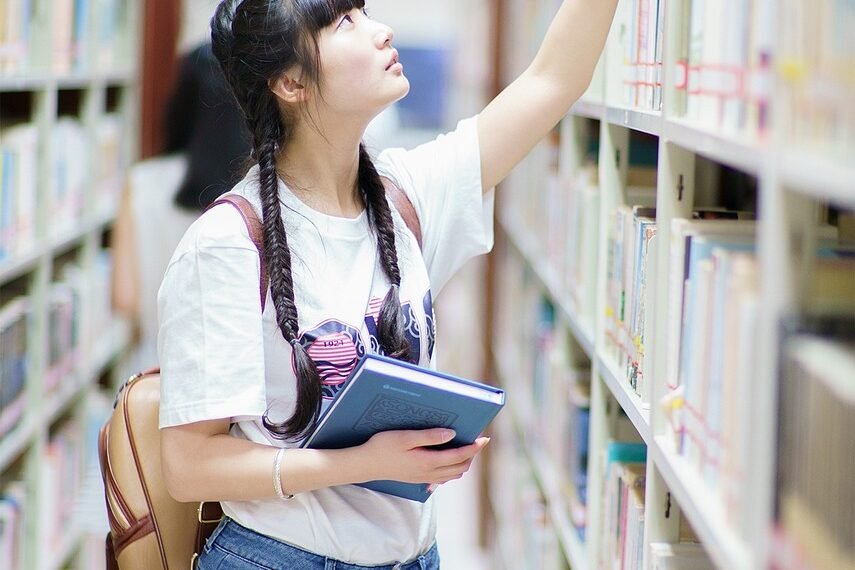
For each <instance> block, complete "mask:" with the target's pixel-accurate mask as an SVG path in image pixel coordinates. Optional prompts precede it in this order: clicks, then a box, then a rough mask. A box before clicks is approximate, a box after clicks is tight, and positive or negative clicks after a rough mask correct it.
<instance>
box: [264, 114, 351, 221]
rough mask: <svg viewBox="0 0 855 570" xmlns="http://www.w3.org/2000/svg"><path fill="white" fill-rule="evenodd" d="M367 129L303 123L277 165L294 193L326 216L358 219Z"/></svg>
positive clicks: (344, 124)
mask: <svg viewBox="0 0 855 570" xmlns="http://www.w3.org/2000/svg"><path fill="white" fill-rule="evenodd" d="M365 127H366V125H364V124H362V123H359V122H356V121H350V122H342V121H338V120H336V121H332V120H327V121H323V120H321V119H316V120H315V121H314V122H311V121H310V120H302V121H300V124H299V125H298V126H297V127H296V128H295V129H294V131H293V132H292V136H291V140H289V141H288V143H287V144H286V146H285V148H284V149H283V152H281V153H280V155H279V157H278V159H277V165H276V166H277V168H278V170H279V171H280V172H282V173H284V174H285V178H286V180H287V181H288V184H289V187H290V188H291V191H292V192H294V194H296V195H297V196H298V197H299V198H300V199H301V200H303V201H304V202H305V203H306V204H307V205H309V206H310V207H312V208H313V209H315V210H317V211H319V212H322V213H324V214H328V215H331V216H338V217H345V218H355V217H357V216H358V215H359V214H360V213H362V210H363V209H364V205H363V203H362V199H361V197H360V194H359V189H358V188H357V182H358V179H359V144H360V142H361V141H362V135H363V134H364V132H365Z"/></svg>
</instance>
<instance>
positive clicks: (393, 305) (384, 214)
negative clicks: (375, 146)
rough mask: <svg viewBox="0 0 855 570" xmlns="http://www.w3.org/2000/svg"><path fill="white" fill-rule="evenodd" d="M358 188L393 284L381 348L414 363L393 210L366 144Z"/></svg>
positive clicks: (384, 315)
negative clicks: (407, 329) (407, 324)
mask: <svg viewBox="0 0 855 570" xmlns="http://www.w3.org/2000/svg"><path fill="white" fill-rule="evenodd" d="M359 188H360V190H361V192H362V195H363V198H364V199H365V203H366V206H367V208H368V215H369V220H370V221H371V225H372V226H373V227H374V230H375V232H376V234H377V247H378V249H379V250H380V263H381V264H382V266H383V272H384V273H385V274H386V277H387V278H388V279H389V282H390V283H391V284H392V286H391V287H390V288H389V292H388V293H387V294H386V298H385V299H383V305H382V306H381V308H380V318H379V322H378V323H377V333H378V336H379V339H378V340H379V341H380V347H381V348H382V349H383V352H385V353H386V355H388V356H390V357H392V358H397V359H399V360H407V361H412V355H411V353H410V342H409V341H408V340H407V337H406V336H405V335H404V325H405V319H404V311H403V309H402V307H401V298H400V287H401V271H400V269H399V267H398V250H397V248H396V247H395V226H394V223H393V221H392V211H391V209H390V208H389V201H388V200H387V199H386V189H385V188H384V187H383V182H382V181H381V180H380V175H379V174H378V173H377V169H376V168H375V167H374V163H373V162H372V160H371V157H370V156H369V154H368V151H367V150H365V145H360V146H359Z"/></svg>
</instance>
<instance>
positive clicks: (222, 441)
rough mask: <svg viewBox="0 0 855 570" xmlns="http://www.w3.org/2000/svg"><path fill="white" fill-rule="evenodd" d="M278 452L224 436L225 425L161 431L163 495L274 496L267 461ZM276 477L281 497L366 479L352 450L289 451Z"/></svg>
mask: <svg viewBox="0 0 855 570" xmlns="http://www.w3.org/2000/svg"><path fill="white" fill-rule="evenodd" d="M277 451H278V448H276V447H272V446H268V445H261V444H257V443H254V442H251V441H246V440H244V439H239V438H236V437H233V436H231V435H229V422H228V421H211V422H200V423H196V424H188V425H185V426H179V427H171V428H165V429H163V430H161V459H162V461H163V474H164V477H165V480H166V486H167V489H168V490H169V493H170V494H171V495H172V496H173V497H174V498H175V499H176V500H178V501H181V502H188V503H189V502H202V501H254V500H260V499H271V498H275V497H276V492H275V489H274V486H273V460H274V458H275V456H276V452H277ZM281 477H282V483H283V488H284V489H285V492H287V493H293V494H296V493H303V492H306V491H313V490H315V489H321V488H324V487H332V486H335V485H346V484H350V483H362V482H365V481H370V480H371V478H370V473H369V469H368V468H367V466H366V465H363V464H362V463H361V462H360V461H359V459H358V458H357V452H356V448H351V449H345V450H314V449H289V450H288V451H286V452H285V455H284V457H283V459H282V469H281Z"/></svg>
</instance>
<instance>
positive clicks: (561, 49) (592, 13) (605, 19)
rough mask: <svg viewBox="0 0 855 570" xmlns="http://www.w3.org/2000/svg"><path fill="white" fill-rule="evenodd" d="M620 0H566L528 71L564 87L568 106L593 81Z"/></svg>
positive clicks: (562, 89) (561, 87) (562, 88)
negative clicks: (592, 77)
mask: <svg viewBox="0 0 855 570" xmlns="http://www.w3.org/2000/svg"><path fill="white" fill-rule="evenodd" d="M617 2H618V0H565V1H564V2H563V3H562V4H561V7H560V8H559V10H558V13H557V14H556V15H555V18H554V19H553V21H552V24H551V25H550V26H549V29H548V31H547V32H546V36H545V37H544V39H543V42H542V43H541V46H540V50H539V51H538V53H537V55H536V56H535V58H534V61H532V63H531V66H530V67H529V69H528V70H527V71H526V73H529V74H532V75H533V76H535V77H538V78H540V79H543V80H546V81H549V82H550V83H551V84H553V85H556V86H560V89H561V91H562V92H563V94H564V95H565V96H566V98H567V100H568V105H569V104H572V103H573V102H575V101H576V99H578V98H579V97H580V96H581V95H582V93H584V92H585V89H587V88H588V84H589V83H590V82H591V76H592V75H593V72H594V68H595V67H596V65H597V61H598V60H599V58H600V54H601V53H602V51H603V46H604V45H605V42H606V36H607V35H608V32H609V28H610V27H611V23H612V19H613V18H614V14H615V9H616V7H617Z"/></svg>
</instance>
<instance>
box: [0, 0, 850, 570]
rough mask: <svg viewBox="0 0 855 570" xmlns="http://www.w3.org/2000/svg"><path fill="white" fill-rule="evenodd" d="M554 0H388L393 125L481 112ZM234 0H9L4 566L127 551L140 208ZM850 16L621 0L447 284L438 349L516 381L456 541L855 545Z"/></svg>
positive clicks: (409, 130)
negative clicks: (398, 98) (476, 247)
mask: <svg viewBox="0 0 855 570" xmlns="http://www.w3.org/2000/svg"><path fill="white" fill-rule="evenodd" d="M564 1H565V2H574V1H582V2H584V1H591V2H593V1H596V0H564ZM561 4H562V0H466V2H460V0H431V2H429V3H417V2H409V3H405V2H400V1H399V0H368V2H367V7H368V9H369V10H370V13H371V14H372V16H373V17H376V18H377V19H379V20H383V21H386V22H387V23H390V24H391V25H392V26H393V27H394V28H395V30H396V39H395V42H396V46H397V47H398V48H399V49H400V53H401V58H402V59H403V60H404V61H405V63H406V65H407V69H408V72H407V73H408V75H410V74H412V75H411V82H412V85H413V92H412V94H411V95H410V96H409V97H408V98H407V99H405V100H404V101H403V102H401V103H400V104H399V105H397V106H396V107H394V108H393V110H392V111H390V112H389V113H387V114H384V115H383V116H382V117H381V119H379V120H378V121H377V122H376V123H375V124H373V125H372V127H371V129H370V130H369V133H368V141H369V145H370V146H371V147H372V149H375V148H376V147H379V146H380V145H384V146H385V145H390V144H394V145H398V144H400V145H404V146H413V145H415V144H417V143H419V142H422V141H425V140H428V139H430V138H432V137H433V136H435V135H436V134H437V133H438V132H440V131H442V130H444V129H448V128H449V127H453V126H454V124H456V122H457V120H458V119H460V118H463V117H466V116H471V115H473V114H474V113H476V112H477V111H478V110H479V109H480V108H482V106H483V105H484V103H485V102H486V101H487V100H488V99H489V97H488V95H489V94H490V93H491V92H498V91H499V90H500V89H501V88H503V87H504V86H506V85H507V84H508V83H509V82H510V81H512V80H513V79H514V78H515V77H517V76H518V75H519V74H520V73H521V72H523V71H524V70H525V69H526V68H527V66H528V65H529V63H530V62H531V60H532V58H533V57H534V55H535V53H536V50H537V48H538V46H539V45H540V42H541V40H542V39H543V37H544V35H545V34H546V33H547V29H548V26H549V23H550V22H551V20H552V17H553V16H554V14H555V12H556V11H557V10H558V9H559V7H560V6H561ZM215 5H216V1H215V0H183V1H182V2H161V1H159V0H148V1H145V0H0V570H7V569H8V570H62V569H72V570H101V569H102V568H105V560H104V537H105V535H106V533H107V531H108V524H107V517H106V507H105V501H104V489H103V484H102V482H101V475H100V472H99V469H98V454H97V434H98V430H99V428H100V427H101V425H103V423H104V421H105V419H106V418H107V416H108V415H109V413H110V412H111V410H112V406H113V402H114V398H115V395H116V393H117V390H118V389H119V386H120V385H121V384H122V382H123V381H124V380H125V378H126V376H127V374H128V373H129V372H130V371H133V368H134V367H135V366H138V363H134V361H133V355H134V354H135V350H136V348H137V346H136V340H137V338H138V336H139V331H138V330H137V327H136V326H134V325H133V324H131V323H130V322H129V321H128V320H127V319H125V318H122V317H120V316H119V315H118V313H117V311H116V308H115V306H114V304H113V303H112V302H111V290H112V278H113V268H114V265H115V264H116V262H117V258H116V257H115V252H114V249H113V244H114V242H115V240H116V235H115V234H116V232H115V227H116V226H115V223H116V218H117V215H118V212H119V204H120V198H121V195H122V191H123V188H124V187H125V186H126V184H127V181H128V174H129V170H130V168H131V167H132V166H133V165H135V164H137V163H138V162H139V161H140V160H142V159H144V158H148V157H150V156H152V155H155V154H156V153H157V152H159V151H160V150H161V149H160V148H159V142H158V141H160V139H161V135H162V133H161V132H160V130H159V129H160V128H161V127H159V126H158V125H160V123H161V121H160V117H161V116H162V111H163V107H164V106H165V101H166V94H167V91H168V88H169V87H171V84H170V83H169V81H171V79H170V77H168V76H169V75H170V73H171V72H168V70H171V69H174V68H175V65H176V63H177V61H178V53H173V51H174V50H172V45H173V44H175V45H176V46H180V47H179V49H181V50H187V49H188V48H189V47H191V46H193V45H195V44H197V43H198V41H200V39H201V38H204V37H205V35H206V33H207V27H206V26H207V20H208V18H209V17H210V14H211V12H212V10H213V7H214V6H215ZM853 29H855V2H852V1H851V0H668V1H666V0H619V2H618V9H617V14H616V16H615V20H614V23H613V26H612V29H611V32H610V35H609V38H608V41H607V44H606V48H605V51H604V53H603V55H602V57H601V59H600V63H599V65H598V67H597V70H596V72H595V74H594V76H593V79H592V83H591V86H590V88H589V89H588V91H587V92H586V93H585V94H584V95H583V96H582V98H581V99H580V100H579V101H578V102H577V103H576V104H575V105H574V106H573V108H572V109H570V110H569V112H568V114H567V115H566V117H564V119H563V120H562V121H561V124H560V125H559V126H557V127H556V128H555V130H554V131H553V132H552V133H551V134H550V135H549V136H548V137H547V138H546V139H545V140H543V141H542V142H541V143H540V144H539V146H538V147H537V148H536V149H535V150H534V151H533V152H532V153H531V154H530V155H529V156H528V157H527V158H526V159H525V160H524V161H523V163H522V164H521V165H520V166H519V167H518V168H517V169H516V170H514V172H513V173H511V175H510V176H509V177H508V178H507V179H506V180H505V181H504V182H503V183H502V184H501V185H500V187H499V188H498V189H497V194H496V220H495V230H496V245H495V248H494V251H493V252H492V253H491V255H490V256H488V257H485V258H483V259H479V260H477V261H475V262H472V263H471V264H470V265H469V266H467V267H466V268H465V269H464V270H463V271H461V272H460V274H459V275H458V276H457V277H456V278H455V280H454V281H452V282H451V284H449V285H448V286H447V287H446V289H445V290H444V291H443V294H442V295H441V296H440V297H439V298H438V299H437V300H436V301H437V306H436V311H437V329H438V341H437V354H438V359H439V365H440V369H442V370H445V371H448V372H451V373H453V374H458V375H461V376H465V377H469V378H473V379H476V380H483V381H486V382H488V383H493V384H496V385H499V386H501V387H502V388H504V389H505V390H506V393H507V405H506V407H505V408H504V410H502V412H501V413H500V414H499V416H498V417H497V418H496V420H495V421H494V422H493V424H491V426H490V428H489V434H490V436H491V438H492V439H491V443H490V445H489V446H488V447H487V449H486V450H485V451H484V453H483V454H482V455H481V456H479V458H478V460H477V461H476V462H475V463H474V464H473V466H472V468H471V470H470V472H469V473H468V474H467V475H466V477H464V478H463V479H462V480H460V481H454V482H452V483H449V484H447V485H444V486H442V487H440V489H439V490H438V491H437V493H436V499H435V500H436V502H437V506H438V512H439V514H438V529H439V530H438V541H439V545H440V549H441V555H442V559H443V566H442V567H443V568H444V569H446V570H488V569H489V570H494V569H498V570H568V569H569V570H616V569H620V570H712V569H716V570H852V569H853V568H855V517H853V513H855V485H853V483H852V478H851V472H852V471H853V469H855V463H853V461H855V459H853V458H855V435H853V434H855V419H853V418H855V163H853V161H852V157H853V156H855V105H853V101H855V34H853V33H852V30H853ZM179 31H180V33H179ZM567 57H570V58H572V57H573V54H567ZM159 58H162V59H159ZM119 260H121V258H119Z"/></svg>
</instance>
